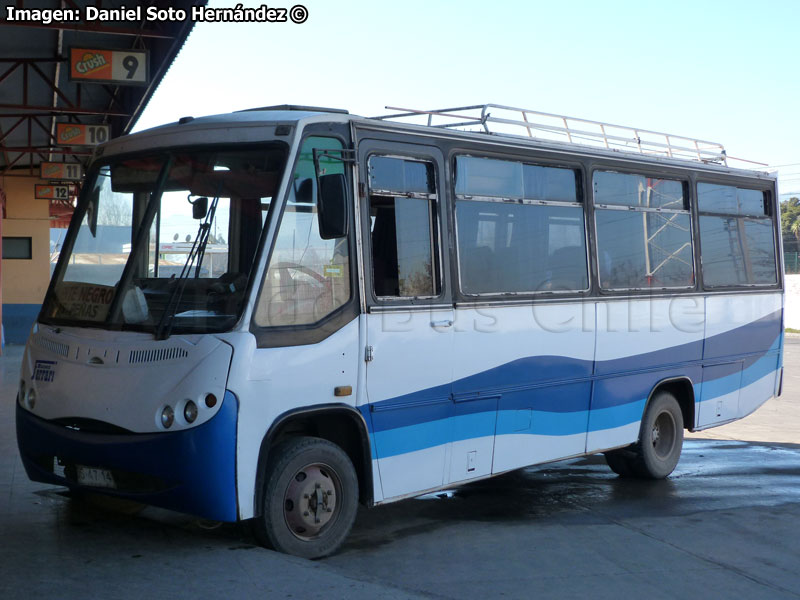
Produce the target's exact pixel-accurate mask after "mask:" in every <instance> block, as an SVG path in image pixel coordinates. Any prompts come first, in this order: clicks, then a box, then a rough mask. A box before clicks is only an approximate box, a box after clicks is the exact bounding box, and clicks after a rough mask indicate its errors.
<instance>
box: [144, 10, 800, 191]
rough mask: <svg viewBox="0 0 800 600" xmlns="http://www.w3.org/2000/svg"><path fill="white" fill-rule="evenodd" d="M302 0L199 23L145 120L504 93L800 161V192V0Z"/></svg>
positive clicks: (787, 183)
mask: <svg viewBox="0 0 800 600" xmlns="http://www.w3.org/2000/svg"><path fill="white" fill-rule="evenodd" d="M300 1H302V3H303V4H304V5H305V6H306V7H307V8H308V12H309V18H308V21H306V22H305V23H304V24H302V25H297V24H293V23H275V24H266V23H265V24H244V23H229V24H223V23H198V24H197V25H196V26H195V29H194V31H193V32H192V34H191V36H190V37H189V39H188V40H187V42H186V45H185V46H184V48H183V50H182V52H181V54H180V55H179V56H178V59H177V60H176V62H175V63H174V64H173V66H172V68H171V69H170V71H169V73H168V74H167V76H166V78H165V79H164V81H163V82H162V84H161V86H160V88H159V90H158V91H157V92H156V94H155V96H154V97H153V100H152V101H151V103H150V105H149V106H148V108H147V110H146V112H145V114H144V115H143V117H142V118H141V120H140V122H139V124H138V129H142V128H145V127H150V126H154V125H158V124H161V123H165V122H170V121H175V120H177V119H178V118H179V117H181V116H184V115H193V116H200V115H205V114H215V113H224V112H230V111H233V110H239V109H243V108H250V107H255V106H266V105H271V104H286V103H291V104H310V105H319V106H332V107H339V108H346V109H348V110H349V111H350V112H352V113H356V114H362V115H365V116H371V115H377V114H383V113H385V112H386V111H385V109H384V106H386V105H394V106H404V107H413V108H422V109H428V108H443V107H449V106H462V105H468V104H483V103H487V102H492V103H499V104H507V105H512V106H521V107H524V108H530V109H534V110H539V111H543V112H552V113H558V114H565V115H570V116H575V117H582V118H586V119H594V120H599V121H606V122H611V123H617V124H621V125H630V126H636V127H642V128H647V129H652V130H657V131H666V132H670V133H675V134H680V135H686V136H690V137H697V138H700V139H707V140H712V141H718V142H721V143H723V144H724V145H725V147H726V149H727V151H728V154H729V155H731V156H736V157H741V158H746V159H750V160H755V161H759V162H763V163H767V164H770V165H789V166H787V167H782V168H781V169H780V171H779V173H780V185H781V192H782V193H781V195H782V196H784V195H785V194H790V193H792V194H793V195H798V196H800V39H798V38H799V37H800V36H798V32H800V1H798V0H786V1H779V0H762V1H761V2H742V1H731V0H728V1H725V2H722V1H716V0H713V1H709V0H706V1H703V0H694V1H693V2H688V1H683V0H678V1H676V0H670V1H666V0H663V1H660V2H647V1H644V0H642V1H639V2H628V1H622V0H603V1H600V0H598V1H594V2H592V1H581V0H560V1H558V2H554V1H547V2H544V1H528V2H516V1H503V0H495V1H494V2H475V1H472V0H461V1H455V0H427V1H423V0H405V1H401V2H388V1H387V2H384V1H379V0H372V1H371V2H368V1H361V0H357V1H356V0H353V1H349V0H340V1H338V2H334V1H332V0H300ZM294 3H295V2H293V1H292V0H288V1H283V3H281V0H277V1H276V2H274V3H273V2H270V3H269V6H271V7H279V6H282V7H285V8H290V7H291V6H292V5H293V4H294ZM235 4H236V2H229V1H219V0H210V2H209V6H212V7H214V6H217V7H226V6H227V7H230V6H234V5H235ZM243 4H244V5H245V6H258V5H260V2H253V1H245V2H243Z"/></svg>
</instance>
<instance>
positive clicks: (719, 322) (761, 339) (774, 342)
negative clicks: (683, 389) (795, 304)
mask: <svg viewBox="0 0 800 600" xmlns="http://www.w3.org/2000/svg"><path fill="white" fill-rule="evenodd" d="M782 321H783V318H782V298H781V294H780V293H774V294H741V295H737V296H732V295H731V296H728V295H726V296H709V297H708V298H706V343H705V350H704V353H703V366H704V368H703V385H702V389H701V393H700V397H699V403H698V406H697V411H696V413H697V415H698V418H697V425H698V428H701V429H702V428H705V427H710V426H713V425H719V424H721V423H725V422H728V421H731V420H733V419H737V418H741V417H744V416H746V415H748V414H750V413H751V412H753V411H754V410H756V409H757V408H758V407H759V406H761V405H762V404H763V403H764V402H766V401H767V400H769V399H770V398H771V397H772V396H773V395H774V393H775V386H776V380H777V378H778V377H779V376H780V358H781V343H782V335H781V329H782Z"/></svg>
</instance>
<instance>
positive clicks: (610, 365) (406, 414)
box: [371, 311, 781, 431]
mask: <svg viewBox="0 0 800 600" xmlns="http://www.w3.org/2000/svg"><path fill="white" fill-rule="evenodd" d="M780 322H781V316H780V311H777V312H775V313H772V314H770V315H767V316H765V317H763V318H762V319H759V320H758V321H755V322H753V323H750V324H748V325H744V326H742V327H739V328H737V329H734V330H732V331H728V332H724V333H721V334H718V335H716V336H712V337H711V338H708V340H717V341H716V342H715V344H717V345H720V344H723V345H725V346H727V347H728V348H729V349H731V348H732V349H736V348H741V347H743V346H744V347H748V348H757V349H759V351H762V352H763V351H764V350H768V349H769V350H771V349H773V348H776V347H780ZM751 327H752V332H753V334H752V336H751ZM768 332H772V333H771V335H772V337H771V338H769V339H768V337H769V335H768ZM708 340H707V341H708ZM697 344H699V345H702V344H703V341H702V340H701V341H698V342H692V343H691V344H683V345H680V346H674V347H672V348H666V349H664V350H657V351H654V352H649V353H645V354H641V355H634V356H629V357H624V358H619V359H613V360H609V361H598V362H597V365H599V366H598V368H597V374H600V373H605V374H611V373H620V374H621V375H624V374H625V373H626V372H631V371H634V372H635V371H641V370H642V369H643V368H652V365H654V364H655V365H658V366H661V365H666V366H667V368H669V365H670V364H675V363H676V362H678V363H681V362H682V363H683V365H684V366H683V367H682V371H684V372H685V373H686V372H688V371H690V370H691V369H692V367H691V366H686V357H687V356H688V355H691V354H693V353H694V351H695V350H696V345H697ZM761 356H763V354H754V355H751V356H749V357H746V358H745V359H744V366H745V367H748V366H749V365H751V364H753V363H755V362H757V361H758V360H759V359H760V358H761ZM659 357H660V358H659ZM678 357H680V358H682V360H677V358H678ZM640 359H641V360H642V361H643V362H640ZM670 360H672V362H670ZM591 364H592V363H591V361H586V360H582V359H574V358H569V357H563V356H562V357H554V356H538V357H527V358H523V359H518V360H515V361H512V362H510V363H506V364H504V365H500V366H499V367H495V368H492V369H488V370H486V371H483V372H481V373H478V374H476V375H471V376H469V377H465V378H462V379H459V380H456V381H454V382H453V383H452V391H453V394H455V395H459V394H466V393H472V394H475V395H478V394H482V393H502V394H503V396H504V399H503V404H505V402H506V398H505V396H507V395H508V394H509V393H510V392H518V391H524V392H525V394H526V395H527V396H528V398H527V401H528V402H527V405H528V406H531V404H530V402H531V401H533V402H534V405H533V406H532V407H533V408H535V409H537V410H544V411H548V412H574V411H580V410H586V408H587V406H586V404H585V400H584V399H582V398H581V396H580V394H559V393H553V390H554V389H557V388H553V387H550V388H549V389H548V391H547V393H544V394H537V393H536V389H537V387H538V386H543V387H544V386H559V387H560V386H566V385H569V384H570V383H573V382H575V381H576V380H579V379H580V378H581V377H584V378H586V380H587V381H588V380H591V379H595V378H596V377H597V375H595V376H594V377H593V376H592V375H591ZM645 365H647V366H645ZM697 366H699V365H697ZM734 371H738V365H730V366H728V367H726V368H723V369H719V370H717V376H718V377H722V376H727V375H729V374H731V373H733V372H734ZM565 374H569V375H565ZM566 376H568V377H569V378H570V379H572V382H570V381H564V377H566ZM647 377H648V375H647V374H645V379H644V380H646V381H650V379H648V378H647ZM622 379H624V380H625V381H629V380H628V376H624V377H623V378H622ZM700 379H701V378H700V377H699V376H697V377H696V378H695V377H692V380H693V381H700ZM644 380H643V381H644ZM596 381H597V382H603V381H608V379H602V378H601V379H596ZM449 392H450V385H449V384H443V385H440V386H436V387H433V388H428V389H425V390H419V391H417V392H412V393H410V394H405V395H403V396H399V397H396V398H391V399H387V400H382V401H379V402H376V403H373V404H371V406H372V407H373V408H372V411H373V415H372V417H373V421H374V423H373V425H374V428H375V430H376V431H380V430H384V429H393V428H397V427H405V426H409V425H413V424H415V423H421V422H424V421H428V420H430V419H431V418H432V416H431V414H430V412H429V410H430V409H429V407H420V408H413V407H409V405H411V404H414V403H417V402H431V401H435V400H441V401H444V400H445V399H446V398H447V397H448V396H449ZM647 392H649V390H647ZM647 392H643V393H642V395H643V396H646V395H647ZM599 397H600V398H601V399H602V402H601V403H599V404H596V405H595V406H593V408H597V409H600V408H605V407H607V406H611V405H614V404H621V403H624V402H629V401H632V400H631V397H632V396H631V394H629V393H623V394H617V393H614V394H601V395H600V396H599ZM636 397H637V398H638V397H641V396H636ZM395 407H396V408H402V410H397V411H391V412H392V413H393V414H391V415H387V416H386V417H385V418H377V412H379V411H384V410H388V409H392V408H395ZM473 410H476V411H480V410H481V407H480V406H476V407H474V408H473ZM442 416H444V415H442Z"/></svg>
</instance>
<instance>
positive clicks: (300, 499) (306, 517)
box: [283, 463, 341, 540]
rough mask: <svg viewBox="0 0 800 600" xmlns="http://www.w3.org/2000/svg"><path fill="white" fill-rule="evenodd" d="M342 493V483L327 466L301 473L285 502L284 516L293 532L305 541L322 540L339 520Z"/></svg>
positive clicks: (290, 484)
mask: <svg viewBox="0 0 800 600" xmlns="http://www.w3.org/2000/svg"><path fill="white" fill-rule="evenodd" d="M340 493H341V483H340V482H339V479H338V477H337V476H336V474H335V473H334V472H333V470H332V469H331V468H330V467H328V466H327V465H324V464H321V463H315V464H310V465H306V466H305V467H303V468H301V469H299V470H298V471H297V473H295V475H294V477H292V479H291V481H290V482H289V485H288V486H287V488H286V494H285V495H284V498H283V515H284V518H285V519H286V525H288V527H289V530H290V531H291V532H292V533H293V534H294V535H295V536H296V537H298V538H300V539H302V540H309V539H313V538H315V537H318V536H319V535H320V533H321V532H322V530H323V529H325V527H327V526H328V525H330V524H331V523H332V522H334V521H335V520H336V517H337V516H338V510H337V508H338V507H337V502H336V499H337V497H338V495H339V494H340Z"/></svg>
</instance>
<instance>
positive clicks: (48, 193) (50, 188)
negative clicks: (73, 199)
mask: <svg viewBox="0 0 800 600" xmlns="http://www.w3.org/2000/svg"><path fill="white" fill-rule="evenodd" d="M70 191H71V190H70V186H68V185H42V184H39V183H37V184H36V185H35V186H34V197H35V198H36V199H37V200H69V197H70V195H71V194H70Z"/></svg>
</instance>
